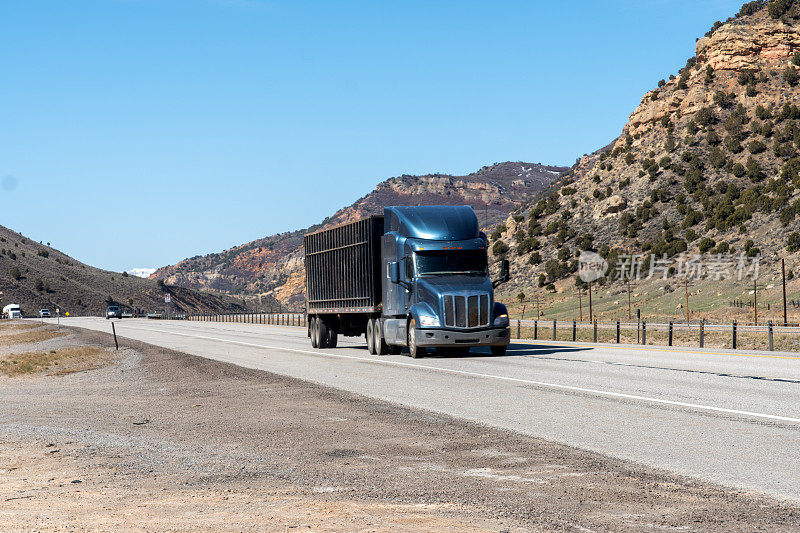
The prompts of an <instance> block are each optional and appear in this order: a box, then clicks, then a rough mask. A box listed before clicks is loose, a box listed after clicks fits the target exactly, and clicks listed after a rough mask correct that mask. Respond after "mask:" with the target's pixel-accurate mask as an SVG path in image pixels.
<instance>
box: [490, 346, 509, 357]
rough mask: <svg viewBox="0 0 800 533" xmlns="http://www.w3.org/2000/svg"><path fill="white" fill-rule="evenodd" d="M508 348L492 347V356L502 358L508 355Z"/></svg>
mask: <svg viewBox="0 0 800 533" xmlns="http://www.w3.org/2000/svg"><path fill="white" fill-rule="evenodd" d="M506 348H508V346H492V355H496V356H501V355H505V354H506Z"/></svg>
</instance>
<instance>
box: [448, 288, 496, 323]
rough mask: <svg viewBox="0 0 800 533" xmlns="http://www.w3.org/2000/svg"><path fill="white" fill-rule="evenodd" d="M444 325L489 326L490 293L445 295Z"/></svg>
mask: <svg viewBox="0 0 800 533" xmlns="http://www.w3.org/2000/svg"><path fill="white" fill-rule="evenodd" d="M444 325H445V326H446V327H449V328H477V327H481V326H488V325H489V295H488V294H473V295H471V296H461V295H452V294H448V295H445V296H444Z"/></svg>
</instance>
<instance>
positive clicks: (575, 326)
mask: <svg viewBox="0 0 800 533" xmlns="http://www.w3.org/2000/svg"><path fill="white" fill-rule="evenodd" d="M577 334H578V324H577V322H575V319H574V318H573V319H572V342H575V339H576V338H577Z"/></svg>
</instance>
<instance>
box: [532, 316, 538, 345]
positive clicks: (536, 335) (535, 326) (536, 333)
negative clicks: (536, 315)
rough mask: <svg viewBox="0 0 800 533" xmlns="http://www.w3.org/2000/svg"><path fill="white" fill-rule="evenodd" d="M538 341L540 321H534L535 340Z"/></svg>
mask: <svg viewBox="0 0 800 533" xmlns="http://www.w3.org/2000/svg"><path fill="white" fill-rule="evenodd" d="M538 339H539V321H538V320H534V321H533V340H538Z"/></svg>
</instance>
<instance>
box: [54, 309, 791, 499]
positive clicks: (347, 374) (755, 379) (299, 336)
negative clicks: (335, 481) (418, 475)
mask: <svg viewBox="0 0 800 533" xmlns="http://www.w3.org/2000/svg"><path fill="white" fill-rule="evenodd" d="M61 323H62V324H66V325H69V326H77V327H82V328H87V329H92V330H98V331H103V332H108V333H110V332H111V323H110V322H109V321H107V320H105V319H96V318H68V319H63V318H62V319H61ZM114 323H115V326H116V330H117V335H119V336H120V337H124V338H131V339H135V340H140V341H143V342H147V343H150V344H154V345H157V346H162V347H166V348H170V349H174V350H178V351H182V352H186V353H189V354H194V355H198V356H202V357H207V358H210V359H215V360H219V361H225V362H230V363H234V364H237V365H241V366H243V367H248V368H254V369H262V370H267V371H270V372H275V373H278V374H283V375H288V376H292V377H296V378H300V379H304V380H308V381H311V382H314V383H319V384H322V385H326V386H330V387H335V388H339V389H343V390H347V391H350V392H354V393H357V394H362V395H365V396H369V397H373V398H378V399H381V400H386V401H390V402H395V403H398V404H402V405H406V406H410V407H414V408H421V409H427V410H431V411H436V412H441V413H446V414H449V415H452V416H456V417H460V418H463V419H467V420H471V421H475V422H478V423H482V424H485V425H488V426H493V427H499V428H503V429H508V430H513V431H517V432H520V433H523V434H527V435H532V436H536V437H541V438H544V439H548V440H551V441H554V442H559V443H564V444H568V445H571V446H575V447H577V448H581V449H586V450H591V451H595V452H599V453H602V454H606V455H609V456H612V457H617V458H622V459H628V460H633V461H636V462H639V463H642V464H646V465H648V466H653V467H657V468H662V469H665V470H668V471H671V472H676V473H679V474H685V475H689V476H693V477H696V478H700V479H703V480H706V481H711V482H715V483H720V484H722V485H725V486H728V487H733V488H737V489H744V490H749V491H756V492H760V493H765V494H769V495H772V496H777V497H779V498H782V499H786V500H792V501H795V502H797V501H800V468H798V461H800V357H798V356H796V355H792V354H784V353H778V352H769V353H764V352H735V353H733V352H725V351H721V350H692V349H685V348H675V349H673V348H658V347H641V346H629V345H592V344H581V343H578V344H573V343H554V342H548V341H537V342H530V341H518V342H515V343H513V344H512V345H511V346H510V347H509V351H508V355H506V356H505V357H492V356H491V355H490V354H489V353H488V351H484V352H472V353H470V354H469V355H464V356H451V357H436V356H435V354H433V355H432V356H429V357H428V358H425V359H418V360H417V359H410V358H409V357H408V356H407V355H398V356H390V355H387V356H381V357H378V356H371V355H369V353H368V352H367V349H366V345H365V343H364V342H363V339H354V338H348V337H345V338H340V340H339V347H338V348H334V349H326V350H315V349H313V348H311V344H310V342H309V340H308V339H307V338H306V332H305V330H304V329H302V328H293V327H281V326H264V325H251V324H220V323H204V322H177V321H175V322H170V321H157V320H143V319H142V320H139V319H136V320H122V321H114Z"/></svg>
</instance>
